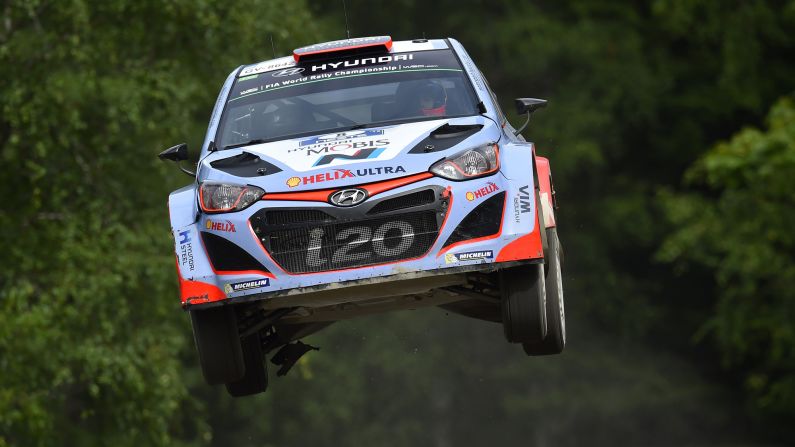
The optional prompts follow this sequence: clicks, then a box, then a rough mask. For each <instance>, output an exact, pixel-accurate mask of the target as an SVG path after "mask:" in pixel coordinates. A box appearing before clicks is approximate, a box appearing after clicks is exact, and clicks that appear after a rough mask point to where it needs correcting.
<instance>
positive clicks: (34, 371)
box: [0, 0, 317, 446]
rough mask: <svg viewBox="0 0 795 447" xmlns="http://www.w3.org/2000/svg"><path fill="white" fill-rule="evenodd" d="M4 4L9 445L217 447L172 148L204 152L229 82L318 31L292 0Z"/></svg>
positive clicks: (3, 369) (3, 312) (2, 342)
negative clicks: (218, 99) (172, 220)
mask: <svg viewBox="0 0 795 447" xmlns="http://www.w3.org/2000/svg"><path fill="white" fill-rule="evenodd" d="M2 8H3V19H2V25H0V78H2V79H3V82H2V87H0V104H2V105H1V106H0V107H2V112H1V114H0V160H2V162H1V163H0V178H2V182H0V196H2V197H3V205H2V209H1V210H0V228H3V230H2V232H0V243H2V246H3V247H4V249H3V250H2V252H1V253H0V265H2V267H3V268H2V271H0V445H6V444H8V445H28V446H34V445H58V444H69V445H78V444H84V445H162V444H169V443H170V442H172V441H174V440H176V439H197V440H206V439H209V436H210V435H209V432H208V431H207V430H208V427H207V426H206V425H203V424H202V421H203V419H202V418H201V417H196V413H197V411H198V408H199V403H198V402H197V401H196V400H195V399H192V398H190V396H189V394H188V392H187V388H186V386H187V385H189V384H190V383H191V382H190V379H191V378H192V377H195V374H191V370H185V369H183V368H182V367H181V362H180V357H181V356H183V355H185V354H186V353H191V352H192V349H193V347H192V343H191V341H190V328H189V326H188V325H187V324H186V319H185V316H184V315H183V314H182V312H181V311H180V310H179V306H178V299H177V294H176V288H175V277H174V258H173V256H174V255H173V254H172V244H171V241H170V239H171V238H170V236H169V234H170V233H169V228H168V219H167V212H166V197H167V194H168V192H169V191H170V190H172V189H175V187H177V186H179V185H180V184H184V183H187V179H186V178H185V177H178V176H177V175H178V174H176V173H175V170H174V169H173V167H172V166H163V165H161V163H159V162H158V161H157V159H156V158H155V155H156V154H157V152H158V151H159V150H162V149H164V148H165V147H167V146H169V145H171V144H174V143H176V142H180V141H182V140H184V139H185V138H188V137H189V139H190V141H191V142H192V143H193V147H194V148H196V147H197V146H198V142H200V141H201V140H202V138H203V132H204V128H205V126H206V123H207V121H208V117H209V114H210V110H211V108H212V105H213V103H214V100H215V95H216V94H217V91H218V88H219V87H220V85H221V83H222V82H223V80H224V78H225V76H226V74H227V73H228V72H230V71H231V70H232V69H234V68H235V67H236V66H237V65H239V64H240V63H241V62H245V61H257V60H263V59H267V58H269V57H270V56H271V45H270V42H269V39H268V36H269V35H273V37H274V38H275V40H276V41H277V42H280V43H287V44H288V45H293V44H303V43H307V42H311V41H315V40H317V28H316V27H315V26H314V25H312V23H313V21H312V20H311V18H310V16H309V15H308V13H307V11H306V8H305V5H304V4H303V3H302V2H293V1H287V0H284V1H267V2H266V1H241V2H232V3H229V2H225V3H223V4H221V3H216V2H212V1H198V2H197V1H182V0H180V1H168V2H165V1H140V2H126V1H103V2H87V1H82V0H71V1H58V2H55V1H11V2H6V3H5V4H4V6H3V7H2ZM189 355H190V354H189ZM192 361H193V359H192V358H191V363H192ZM186 379H188V380H186Z"/></svg>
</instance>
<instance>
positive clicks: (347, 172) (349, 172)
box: [287, 166, 406, 188]
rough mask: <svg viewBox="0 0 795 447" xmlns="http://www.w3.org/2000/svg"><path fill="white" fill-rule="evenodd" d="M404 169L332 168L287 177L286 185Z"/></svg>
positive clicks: (291, 185) (401, 171)
mask: <svg viewBox="0 0 795 447" xmlns="http://www.w3.org/2000/svg"><path fill="white" fill-rule="evenodd" d="M405 172H406V169H405V168H404V167H403V166H385V167H379V168H366V169H355V170H354V169H334V170H331V171H326V172H321V173H319V174H314V175H310V176H306V177H290V178H289V179H287V186H289V187H290V188H295V187H296V186H299V185H314V184H318V183H323V182H329V181H333V180H342V179H346V178H353V177H366V176H371V175H384V174H402V173H405Z"/></svg>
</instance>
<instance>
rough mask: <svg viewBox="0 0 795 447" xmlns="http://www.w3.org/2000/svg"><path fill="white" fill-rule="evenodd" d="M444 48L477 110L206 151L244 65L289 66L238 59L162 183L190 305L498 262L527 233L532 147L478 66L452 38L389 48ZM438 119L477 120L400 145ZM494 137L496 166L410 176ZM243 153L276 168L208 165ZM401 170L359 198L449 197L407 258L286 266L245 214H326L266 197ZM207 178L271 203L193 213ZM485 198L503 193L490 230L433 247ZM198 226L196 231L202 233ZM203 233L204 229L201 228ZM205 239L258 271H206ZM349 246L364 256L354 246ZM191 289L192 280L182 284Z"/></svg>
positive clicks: (256, 69)
mask: <svg viewBox="0 0 795 447" xmlns="http://www.w3.org/2000/svg"><path fill="white" fill-rule="evenodd" d="M411 45H414V46H411ZM448 47H449V48H452V49H453V51H455V53H456V54H457V55H458V57H459V58H460V60H461V63H462V66H463V68H464V70H465V72H466V75H467V76H468V78H469V80H470V82H471V83H472V86H473V87H474V91H475V93H476V94H477V96H478V99H479V100H480V101H482V103H483V105H484V107H485V113H484V114H482V115H479V116H467V117H460V118H444V119H437V120H425V121H418V122H409V123H404V124H396V125H387V126H380V127H371V128H367V129H362V130H358V131H350V132H341V133H337V134H326V135H323V134H320V135H307V136H302V137H300V138H291V139H285V140H280V141H273V142H268V143H263V144H254V145H250V146H245V147H241V148H236V149H228V150H221V151H208V147H209V146H210V144H211V141H212V140H213V138H214V136H215V135H216V133H217V131H218V127H219V123H220V121H221V115H222V112H223V108H224V106H225V104H226V102H227V98H228V96H229V92H230V89H231V87H232V85H233V83H234V81H235V79H236V78H237V77H238V76H243V75H246V74H250V73H261V72H267V71H269V70H273V69H275V68H274V67H276V68H284V67H288V68H289V67H292V66H294V63H291V59H292V58H281V59H276V60H274V61H266V62H263V63H260V64H254V65H250V66H243V67H240V68H238V69H236V70H235V71H234V72H232V73H231V74H230V75H229V77H228V78H227V79H226V82H225V83H224V85H223V87H222V89H221V92H220V94H219V95H218V100H217V101H216V104H215V108H214V110H213V113H212V117H211V119H210V123H209V126H208V131H207V135H206V137H205V140H204V144H203V145H202V152H201V154H200V161H199V166H198V169H197V179H196V182H194V183H193V184H191V185H188V186H186V187H184V188H181V189H179V190H177V191H174V192H173V193H172V194H171V195H170V197H169V212H170V219H171V226H172V232H173V237H174V243H175V253H176V255H177V269H178V274H179V277H180V282H181V285H182V287H183V292H182V301H183V304H184V305H186V306H197V305H205V304H208V303H211V302H212V303H216V302H235V299H240V298H242V297H246V298H261V299H267V298H268V296H269V295H273V294H275V293H277V292H284V291H286V290H301V289H306V288H311V287H312V286H320V285H324V284H333V283H345V282H348V281H355V280H361V279H365V278H384V279H385V280H388V279H392V278H397V277H399V276H400V275H401V274H405V273H410V272H422V271H436V272H439V273H443V272H444V271H445V269H451V268H455V267H461V266H470V265H480V264H494V263H498V262H501V261H502V258H505V256H501V253H503V255H504V254H505V253H507V252H508V251H510V250H511V249H508V248H506V247H508V246H509V245H511V244H512V243H515V242H516V241H517V240H519V239H520V238H522V237H523V236H527V235H529V234H533V233H534V232H535V233H539V231H538V230H539V229H538V228H537V225H538V221H537V213H536V202H535V199H534V196H533V194H532V191H533V189H534V186H533V185H534V184H535V179H534V169H533V166H534V164H533V157H534V151H533V146H532V144H531V143H526V142H524V141H523V140H522V139H521V138H516V137H514V136H513V135H512V132H510V131H509V130H510V129H512V128H510V125H506V124H505V123H504V118H503V117H502V116H501V113H500V112H499V108H498V105H497V104H495V102H494V99H493V97H492V95H491V94H490V92H489V90H488V87H487V85H486V84H485V81H484V79H483V78H482V75H481V73H480V72H479V71H478V70H477V68H476V67H475V65H474V63H473V62H472V60H471V58H470V57H469V55H468V54H467V53H466V51H465V50H464V49H463V47H462V46H461V44H460V43H458V42H457V41H455V40H453V39H445V40H431V41H428V42H422V43H416V44H411V43H405V42H395V47H394V48H393V51H394V50H395V49H400V48H411V49H412V51H424V50H426V49H439V48H448ZM445 124H449V125H453V126H472V125H478V126H482V128H481V129H480V130H479V131H477V132H475V133H473V134H472V135H470V136H468V137H467V138H465V139H463V140H462V141H460V142H458V143H457V144H455V145H453V146H452V147H449V148H447V149H444V150H439V151H433V152H428V153H422V152H417V151H416V150H415V151H413V152H412V149H414V148H415V147H416V146H417V145H418V143H420V142H422V141H423V140H424V139H425V138H426V137H428V135H429V134H430V133H431V132H432V131H434V130H435V129H438V128H440V127H441V126H443V125H445ZM495 143H496V144H497V145H498V147H499V159H500V169H499V170H498V171H497V172H495V173H493V174H491V175H488V176H485V177H480V178H476V179H472V180H467V181H451V180H447V179H444V178H441V177H438V176H432V175H426V176H424V177H423V176H422V174H426V173H428V172H429V168H430V167H431V165H433V164H434V163H436V162H438V161H439V160H441V159H443V158H445V157H450V156H453V155H455V154H458V153H460V152H462V151H465V150H467V149H472V148H476V147H480V146H483V145H488V144H495ZM356 144H358V145H359V146H356ZM356 147H367V148H372V149H374V150H373V151H372V152H371V155H370V156H368V157H367V158H359V159H349V158H345V157H337V158H334V157H328V155H329V153H333V152H332V151H334V150H335V148H343V149H346V150H347V149H354V148H356ZM244 153H247V154H253V155H255V156H257V157H259V158H260V159H261V160H264V161H265V162H267V163H269V164H271V165H273V166H275V167H277V168H278V169H279V171H278V172H275V173H268V174H267V175H262V176H245V177H243V176H237V175H234V174H232V173H230V172H228V171H224V170H221V169H217V168H214V167H213V166H212V164H213V163H214V162H218V161H221V160H225V159H228V158H230V157H234V156H238V155H241V154H244ZM323 157H326V158H323ZM411 176H415V177H416V178H417V180H416V181H413V182H411V183H408V184H405V185H403V186H398V187H395V188H391V189H388V190H386V191H384V192H381V193H379V194H377V195H373V196H372V197H370V198H368V201H374V200H385V199H388V198H390V197H397V196H400V195H401V194H404V193H407V192H412V191H418V190H424V189H428V188H431V189H433V190H434V191H444V195H445V197H447V198H449V207H448V208H447V210H446V213H445V216H444V220H443V224H442V226H441V229H440V230H439V232H438V236H436V237H435V240H434V241H433V242H432V244H431V245H430V248H429V249H428V250H427V251H425V252H424V253H422V254H421V255H418V256H413V257H411V258H410V259H405V260H399V261H395V262H389V263H385V264H381V265H367V266H363V267H353V268H343V269H337V270H330V271H317V272H289V271H288V270H287V269H285V268H284V266H283V265H281V264H280V263H279V262H277V261H276V260H275V259H274V257H273V256H271V254H270V253H269V252H268V251H267V250H266V248H265V246H264V245H263V242H262V241H261V238H260V237H259V236H258V234H257V231H256V229H255V226H256V216H257V215H258V213H261V212H263V210H266V211H267V210H270V209H279V210H291V209H293V210H306V209H314V210H319V211H329V212H334V211H336V210H338V208H339V207H336V206H334V205H332V204H330V203H327V202H320V201H315V200H312V201H302V200H293V199H290V200H278V197H285V196H280V194H282V195H284V194H292V193H306V192H311V191H318V190H321V191H326V190H329V191H334V190H339V189H341V188H345V187H357V186H361V185H365V184H376V183H380V182H385V181H388V180H391V179H396V178H409V177H411ZM415 177H411V178H415ZM208 181H210V182H222V183H230V184H238V185H254V186H257V187H259V188H262V189H263V190H265V191H266V195H265V198H266V199H267V198H268V197H275V198H276V199H274V200H259V201H257V202H256V203H254V204H253V205H251V206H249V207H248V208H245V209H243V210H241V211H236V212H227V213H219V214H208V213H205V212H202V211H201V208H200V207H199V206H198V200H199V199H198V188H199V185H200V184H201V183H203V182H208ZM495 196H501V197H503V199H502V202H503V207H502V212H501V213H500V214H501V215H500V216H495V217H494V218H495V219H499V231H498V232H497V233H495V234H493V235H490V236H488V237H482V238H475V239H471V240H462V241H458V242H457V243H454V244H451V245H449V246H447V247H445V243H446V242H447V241H448V239H449V238H450V237H451V236H452V235H453V233H454V231H455V230H456V228H457V227H458V225H459V224H461V222H462V221H464V219H465V218H466V217H467V216H468V215H470V213H471V212H472V211H473V210H474V209H475V208H476V207H477V206H478V205H481V204H483V203H484V202H486V201H487V200H489V199H491V198H494V197H495ZM384 225H387V224H386V223H385V224H384ZM384 231H386V230H384ZM376 232H377V230H376ZM203 233H204V235H205V236H202V234H203ZM207 234H210V235H212V236H206V235H207ZM208 237H209V238H212V239H213V240H218V239H217V238H223V239H224V240H225V241H228V242H229V243H231V244H234V246H236V247H238V248H239V249H240V250H241V251H242V252H243V253H245V254H247V255H248V256H250V257H251V258H253V259H254V260H256V262H257V263H258V264H259V265H261V266H262V267H263V268H261V269H244V270H242V269H241V270H223V269H218V268H216V267H215V266H214V265H213V263H212V262H211V260H210V256H209V255H208V249H207V246H206V243H205V240H204V239H206V238H208ZM412 237H414V236H412ZM417 237H419V236H417ZM359 254H360V255H362V256H366V251H363V252H360V253H359ZM335 256H336V253H335ZM542 257H543V253H541V252H535V253H531V254H530V255H529V256H526V259H532V258H542ZM506 259H510V260H515V259H516V256H508V258H506ZM322 261H324V260H323V259H321V260H320V262H322ZM451 271H452V270H451ZM194 285H198V287H193V286H194ZM197 290H198V291H199V292H198V293H197V292H196V291H197ZM202 290H205V291H206V290H211V291H212V293H207V292H201V291H202Z"/></svg>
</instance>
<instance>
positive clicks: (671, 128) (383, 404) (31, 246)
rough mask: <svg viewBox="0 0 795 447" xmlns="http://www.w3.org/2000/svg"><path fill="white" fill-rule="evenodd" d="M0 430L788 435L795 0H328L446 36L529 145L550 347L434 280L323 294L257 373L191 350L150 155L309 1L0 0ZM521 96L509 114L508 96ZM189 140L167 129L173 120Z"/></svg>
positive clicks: (363, 441)
mask: <svg viewBox="0 0 795 447" xmlns="http://www.w3.org/2000/svg"><path fill="white" fill-rule="evenodd" d="M1 8H2V12H3V15H2V20H0V79H2V83H0V98H1V101H0V107H2V112H0V178H2V180H1V181H0V196H2V197H3V201H2V207H1V208H0V228H1V229H2V230H0V243H2V245H3V247H4V249H3V250H2V251H0V265H2V269H0V446H6V445H8V446H12V445H13V446H17V445H19V446H39V445H41V446H47V445H81V446H82V445H85V446H92V445H120V446H124V445H130V446H132V445H136V446H138V445H218V446H221V445H232V444H234V445H239V446H248V445H251V446H255V445H257V446H292V445H295V446H299V445H389V446H417V445H422V446H424V445H429V446H430V445H433V446H470V445H471V446H479V445H486V444H494V445H539V446H544V445H583V444H588V445H616V444H618V445H639V444H640V445H650V444H657V445H675V444H688V445H728V444H731V445H737V444H765V445H767V444H793V443H795V428H793V425H792V421H793V420H795V325H793V321H795V263H794V262H793V261H794V260H795V231H793V227H795V199H794V198H793V192H795V180H794V179H795V96H793V94H795V63H793V60H795V59H793V55H794V54H795V34H793V33H792V30H793V29H795V2H793V1H773V0H771V1H758V2H742V1H734V2H725V1H717V0H714V1H712V0H654V1H651V2H640V1H635V2H631V1H630V2H613V1H607V0H572V1H568V2H551V1H525V2H516V1H508V0H492V1H488V2H487V1H470V2H461V1H452V0H440V1H436V2H433V4H430V3H428V2H421V1H417V0H399V1H392V2H386V1H363V0H348V1H347V14H348V20H349V23H350V29H351V33H352V35H353V36H365V35H381V34H389V35H392V36H393V38H395V39H411V38H416V37H422V36H423V35H424V36H427V37H429V38H431V37H434V38H435V37H447V36H450V37H455V38H457V39H459V40H460V41H461V42H462V43H463V44H464V45H465V46H466V47H467V49H468V50H469V52H470V53H471V54H472V56H473V58H474V59H475V61H476V63H477V64H478V65H479V67H480V68H481V69H482V70H483V72H484V73H485V75H486V77H487V78H488V79H489V81H490V83H491V86H492V88H493V89H494V90H495V91H496V92H497V93H498V95H499V96H500V99H501V101H502V102H503V105H504V107H505V108H506V109H507V110H512V107H510V106H511V101H512V98H514V97H519V96H535V97H542V98H547V99H549V100H550V106H549V107H548V108H547V109H545V110H543V111H542V112H540V113H537V114H536V116H534V119H533V122H532V124H531V126H530V129H528V130H527V131H525V135H526V137H528V139H530V140H532V141H535V142H536V143H537V145H538V148H539V152H540V153H541V154H543V155H545V156H548V157H549V158H550V159H551V161H552V168H553V171H554V178H555V183H556V189H557V192H558V198H559V202H560V204H561V209H560V211H559V213H560V216H561V217H560V224H561V225H560V232H561V238H562V240H563V243H564V246H565V249H566V261H567V263H566V269H565V272H564V276H565V286H566V289H567V291H566V293H567V316H568V319H569V347H568V348H567V350H566V352H565V353H564V355H562V356H559V357H554V358H528V357H525V356H524V354H523V353H522V352H521V349H519V348H518V347H517V346H511V345H508V344H506V343H505V342H504V341H503V339H502V334H501V328H500V327H499V326H498V325H491V324H488V323H484V322H479V321H475V320H467V319H464V318H463V317H458V316H455V315H447V314H445V313H444V312H442V311H440V310H424V311H413V312H401V313H395V314H389V315H383V316H377V317H369V318H365V319H358V320H352V321H348V322H343V323H338V324H335V325H333V326H331V327H330V328H329V329H327V330H325V331H323V332H321V333H319V334H316V335H313V336H311V337H310V339H309V342H311V343H312V344H316V345H319V346H321V347H322V350H321V351H320V352H317V353H313V354H310V355H309V356H307V357H306V358H305V359H302V361H301V363H300V364H299V365H298V366H297V367H296V368H295V370H294V371H293V372H292V373H291V374H290V376H288V377H285V378H278V379H277V378H275V377H273V378H272V383H271V388H270V390H269V391H268V393H267V394H265V395H261V396H257V397H253V398H247V399H238V400H233V399H231V398H228V397H227V396H226V394H225V391H224V390H223V389H222V388H218V387H214V388H213V387H208V386H206V385H204V383H203V382H202V380H201V374H200V372H199V371H198V363H197V359H196V355H195V353H194V349H193V343H192V339H191V334H190V325H189V323H188V319H187V315H185V314H184V313H183V312H182V311H181V310H180V308H179V301H178V298H177V290H176V278H175V275H174V258H173V256H174V255H173V253H172V243H171V239H170V234H169V223H168V217H167V212H166V197H167V195H168V193H169V192H170V191H171V190H173V189H176V188H177V187H179V186H181V185H183V184H185V183H187V182H186V178H185V177H184V176H182V175H181V174H179V173H178V172H177V171H176V169H174V167H173V166H166V165H164V164H162V163H160V162H158V161H157V160H156V158H155V155H156V154H157V153H158V152H159V151H160V150H162V149H164V148H166V147H168V146H171V145H172V144H176V143H178V142H181V141H188V142H189V143H190V145H191V147H192V148H194V149H196V148H198V146H199V144H200V142H201V140H202V138H203V136H204V129H205V126H206V124H207V121H208V120H209V115H210V112H211V109H212V106H213V103H214V100H215V97H216V94H217V91H218V89H219V88H220V86H221V84H222V82H223V80H224V79H225V77H226V75H227V74H228V73H229V72H230V71H231V70H233V69H234V68H235V67H237V66H238V65H240V64H244V63H251V62H255V61H259V60H264V59H269V58H271V57H272V56H273V53H272V51H273V50H272V47H271V43H270V37H271V36H272V37H273V40H274V43H275V47H276V52H277V53H278V55H286V54H289V52H290V51H291V49H292V48H295V47H298V46H302V45H307V44H310V43H315V42H319V41H325V40H333V39H338V38H343V37H344V36H345V33H344V15H343V8H342V3H341V2H338V1H322V0H311V1H288V0H271V1H264V0H259V1H258V0H252V1H230V2H212V1H208V0H198V1H184V0H171V1H155V0H142V1H136V2H128V1H121V0H106V1H102V2H99V1H96V2H91V1H81V0H62V1H52V0H51V1H46V0H29V1H21V0H8V1H6V2H4V4H3V6H2V7H1ZM520 120H521V118H519V117H515V116H514V122H517V123H518V122H520ZM194 152H195V150H194Z"/></svg>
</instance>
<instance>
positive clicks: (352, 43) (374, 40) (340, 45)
mask: <svg viewBox="0 0 795 447" xmlns="http://www.w3.org/2000/svg"><path fill="white" fill-rule="evenodd" d="M391 49H392V38H391V37H390V36H375V37H355V38H353V39H343V40H334V41H332V42H323V43H318V44H315V45H309V46H308V47H302V48H296V49H295V50H293V59H295V62H296V63H302V62H312V61H317V60H321V59H327V58H329V57H341V56H354V55H358V54H372V53H389V51H390V50H391Z"/></svg>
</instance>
